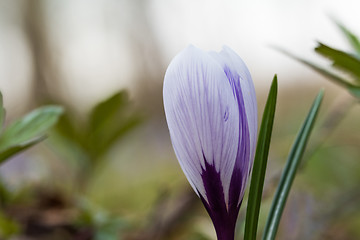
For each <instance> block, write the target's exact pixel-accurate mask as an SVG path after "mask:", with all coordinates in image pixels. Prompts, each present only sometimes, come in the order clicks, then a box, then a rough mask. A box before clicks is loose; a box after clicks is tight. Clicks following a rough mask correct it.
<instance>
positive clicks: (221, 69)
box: [163, 46, 257, 240]
mask: <svg viewBox="0 0 360 240" xmlns="http://www.w3.org/2000/svg"><path fill="white" fill-rule="evenodd" d="M163 96H164V108H165V114H166V119H167V123H168V127H169V131H170V137H171V141H172V144H173V147H174V150H175V154H176V156H177V158H178V160H179V163H180V166H181V168H182V170H183V171H184V173H185V175H186V177H187V179H188V180H189V182H190V184H191V186H192V188H193V189H194V190H195V192H196V193H197V195H198V196H199V197H200V198H201V200H202V202H203V204H204V205H205V208H206V210H207V212H208V213H209V215H210V217H211V219H212V221H213V224H214V227H215V230H216V234H217V237H218V240H233V239H234V232H235V225H236V220H237V216H238V213H239V209H240V205H241V202H242V199H243V196H244V191H245V186H246V183H247V179H248V176H249V173H250V170H251V167H252V162H253V157H254V153H255V144H256V136H257V104H256V97H255V90H254V86H253V82H252V79H251V76H250V73H249V71H248V69H247V67H246V65H245V64H244V62H243V61H242V60H241V58H240V57H239V56H238V55H237V54H236V53H235V52H234V51H232V50H231V49H230V48H228V47H224V48H223V50H222V51H221V52H220V53H216V52H204V51H202V50H200V49H198V48H196V47H194V46H189V47H187V48H186V49H185V50H183V51H182V52H180V53H179V54H178V55H177V56H176V57H175V58H174V59H173V60H172V62H171V63H170V65H169V67H168V69H167V71H166V74H165V80H164V88H163Z"/></svg>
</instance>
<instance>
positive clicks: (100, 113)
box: [88, 91, 141, 158]
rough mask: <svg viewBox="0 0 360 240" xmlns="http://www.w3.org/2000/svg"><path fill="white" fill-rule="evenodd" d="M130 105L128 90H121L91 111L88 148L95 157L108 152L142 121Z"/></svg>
mask: <svg viewBox="0 0 360 240" xmlns="http://www.w3.org/2000/svg"><path fill="white" fill-rule="evenodd" d="M130 106H131V102H130V100H129V96H128V94H127V92H126V91H120V92H118V93H116V94H115V95H113V96H111V97H110V98H108V99H107V100H105V101H103V102H101V103H99V104H98V105H97V106H95V107H94V109H93V110H92V111H91V113H90V120H89V121H90V123H89V132H90V138H89V139H88V141H89V143H88V149H89V151H90V152H91V155H92V156H93V157H94V158H98V157H100V156H101V155H103V154H104V153H106V152H107V151H108V150H109V148H110V147H111V146H112V145H113V144H114V143H115V141H117V140H118V139H119V138H120V137H121V136H123V135H125V134H126V133H127V132H128V131H130V130H132V129H133V128H134V127H136V126H138V124H139V123H140V122H141V118H140V117H139V116H138V115H137V114H136V113H134V112H133V111H132V109H131V108H130Z"/></svg>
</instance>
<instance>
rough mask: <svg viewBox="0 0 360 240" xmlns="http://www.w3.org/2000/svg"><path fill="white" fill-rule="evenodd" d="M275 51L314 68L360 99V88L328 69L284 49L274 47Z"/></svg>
mask: <svg viewBox="0 0 360 240" xmlns="http://www.w3.org/2000/svg"><path fill="white" fill-rule="evenodd" d="M273 48H274V49H276V50H278V51H279V52H281V53H283V54H285V55H287V56H289V57H291V58H292V59H295V60H296V61H298V62H301V63H302V64H304V65H306V66H308V67H310V68H312V69H313V70H315V71H316V72H318V73H320V74H321V75H323V76H324V77H327V78H329V79H330V80H332V81H333V82H334V83H336V84H338V85H340V86H342V87H345V88H347V89H348V91H349V92H350V93H351V94H352V95H353V96H355V97H357V98H360V86H356V85H354V84H352V83H350V82H349V81H348V80H346V79H344V78H342V77H340V76H339V75H337V74H335V73H332V72H330V71H328V70H326V69H323V68H322V67H320V66H318V65H316V64H315V63H312V62H310V61H307V60H305V59H302V58H300V57H297V56H296V55H294V54H292V53H290V52H288V51H286V50H284V49H282V48H279V47H273Z"/></svg>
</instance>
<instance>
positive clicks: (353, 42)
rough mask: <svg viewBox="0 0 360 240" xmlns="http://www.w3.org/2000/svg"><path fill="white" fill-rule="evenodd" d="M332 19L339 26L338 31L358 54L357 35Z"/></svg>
mask: <svg viewBox="0 0 360 240" xmlns="http://www.w3.org/2000/svg"><path fill="white" fill-rule="evenodd" d="M334 21H335V24H336V25H337V26H338V27H339V29H340V31H341V32H342V33H343V34H344V36H345V37H346V39H347V40H348V42H349V43H350V45H351V47H352V48H353V49H354V51H355V52H356V53H357V55H358V56H360V41H359V39H358V37H357V36H356V35H355V34H353V33H352V32H351V31H350V30H349V29H348V28H346V27H345V26H344V25H343V24H341V23H340V22H338V21H336V20H334Z"/></svg>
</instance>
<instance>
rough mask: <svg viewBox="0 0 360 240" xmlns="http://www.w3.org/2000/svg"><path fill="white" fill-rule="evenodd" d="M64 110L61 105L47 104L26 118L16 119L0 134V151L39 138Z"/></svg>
mask: <svg viewBox="0 0 360 240" xmlns="http://www.w3.org/2000/svg"><path fill="white" fill-rule="evenodd" d="M62 112H63V110H62V108H61V107H58V106H46V107H41V108H38V109H35V110H34V111H32V112H31V113H29V114H28V115H26V116H25V117H24V118H22V119H19V120H17V121H15V122H14V123H12V124H11V125H10V126H9V127H8V128H6V129H5V131H4V132H3V134H2V135H1V136H0V152H3V151H5V150H7V149H9V148H11V147H13V146H14V147H16V146H22V145H23V144H26V143H27V142H29V141H32V139H34V138H39V137H40V136H41V135H42V134H44V133H45V131H46V130H48V129H49V128H50V127H51V126H53V125H54V124H55V123H56V121H57V120H58V118H59V116H60V114H61V113H62Z"/></svg>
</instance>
